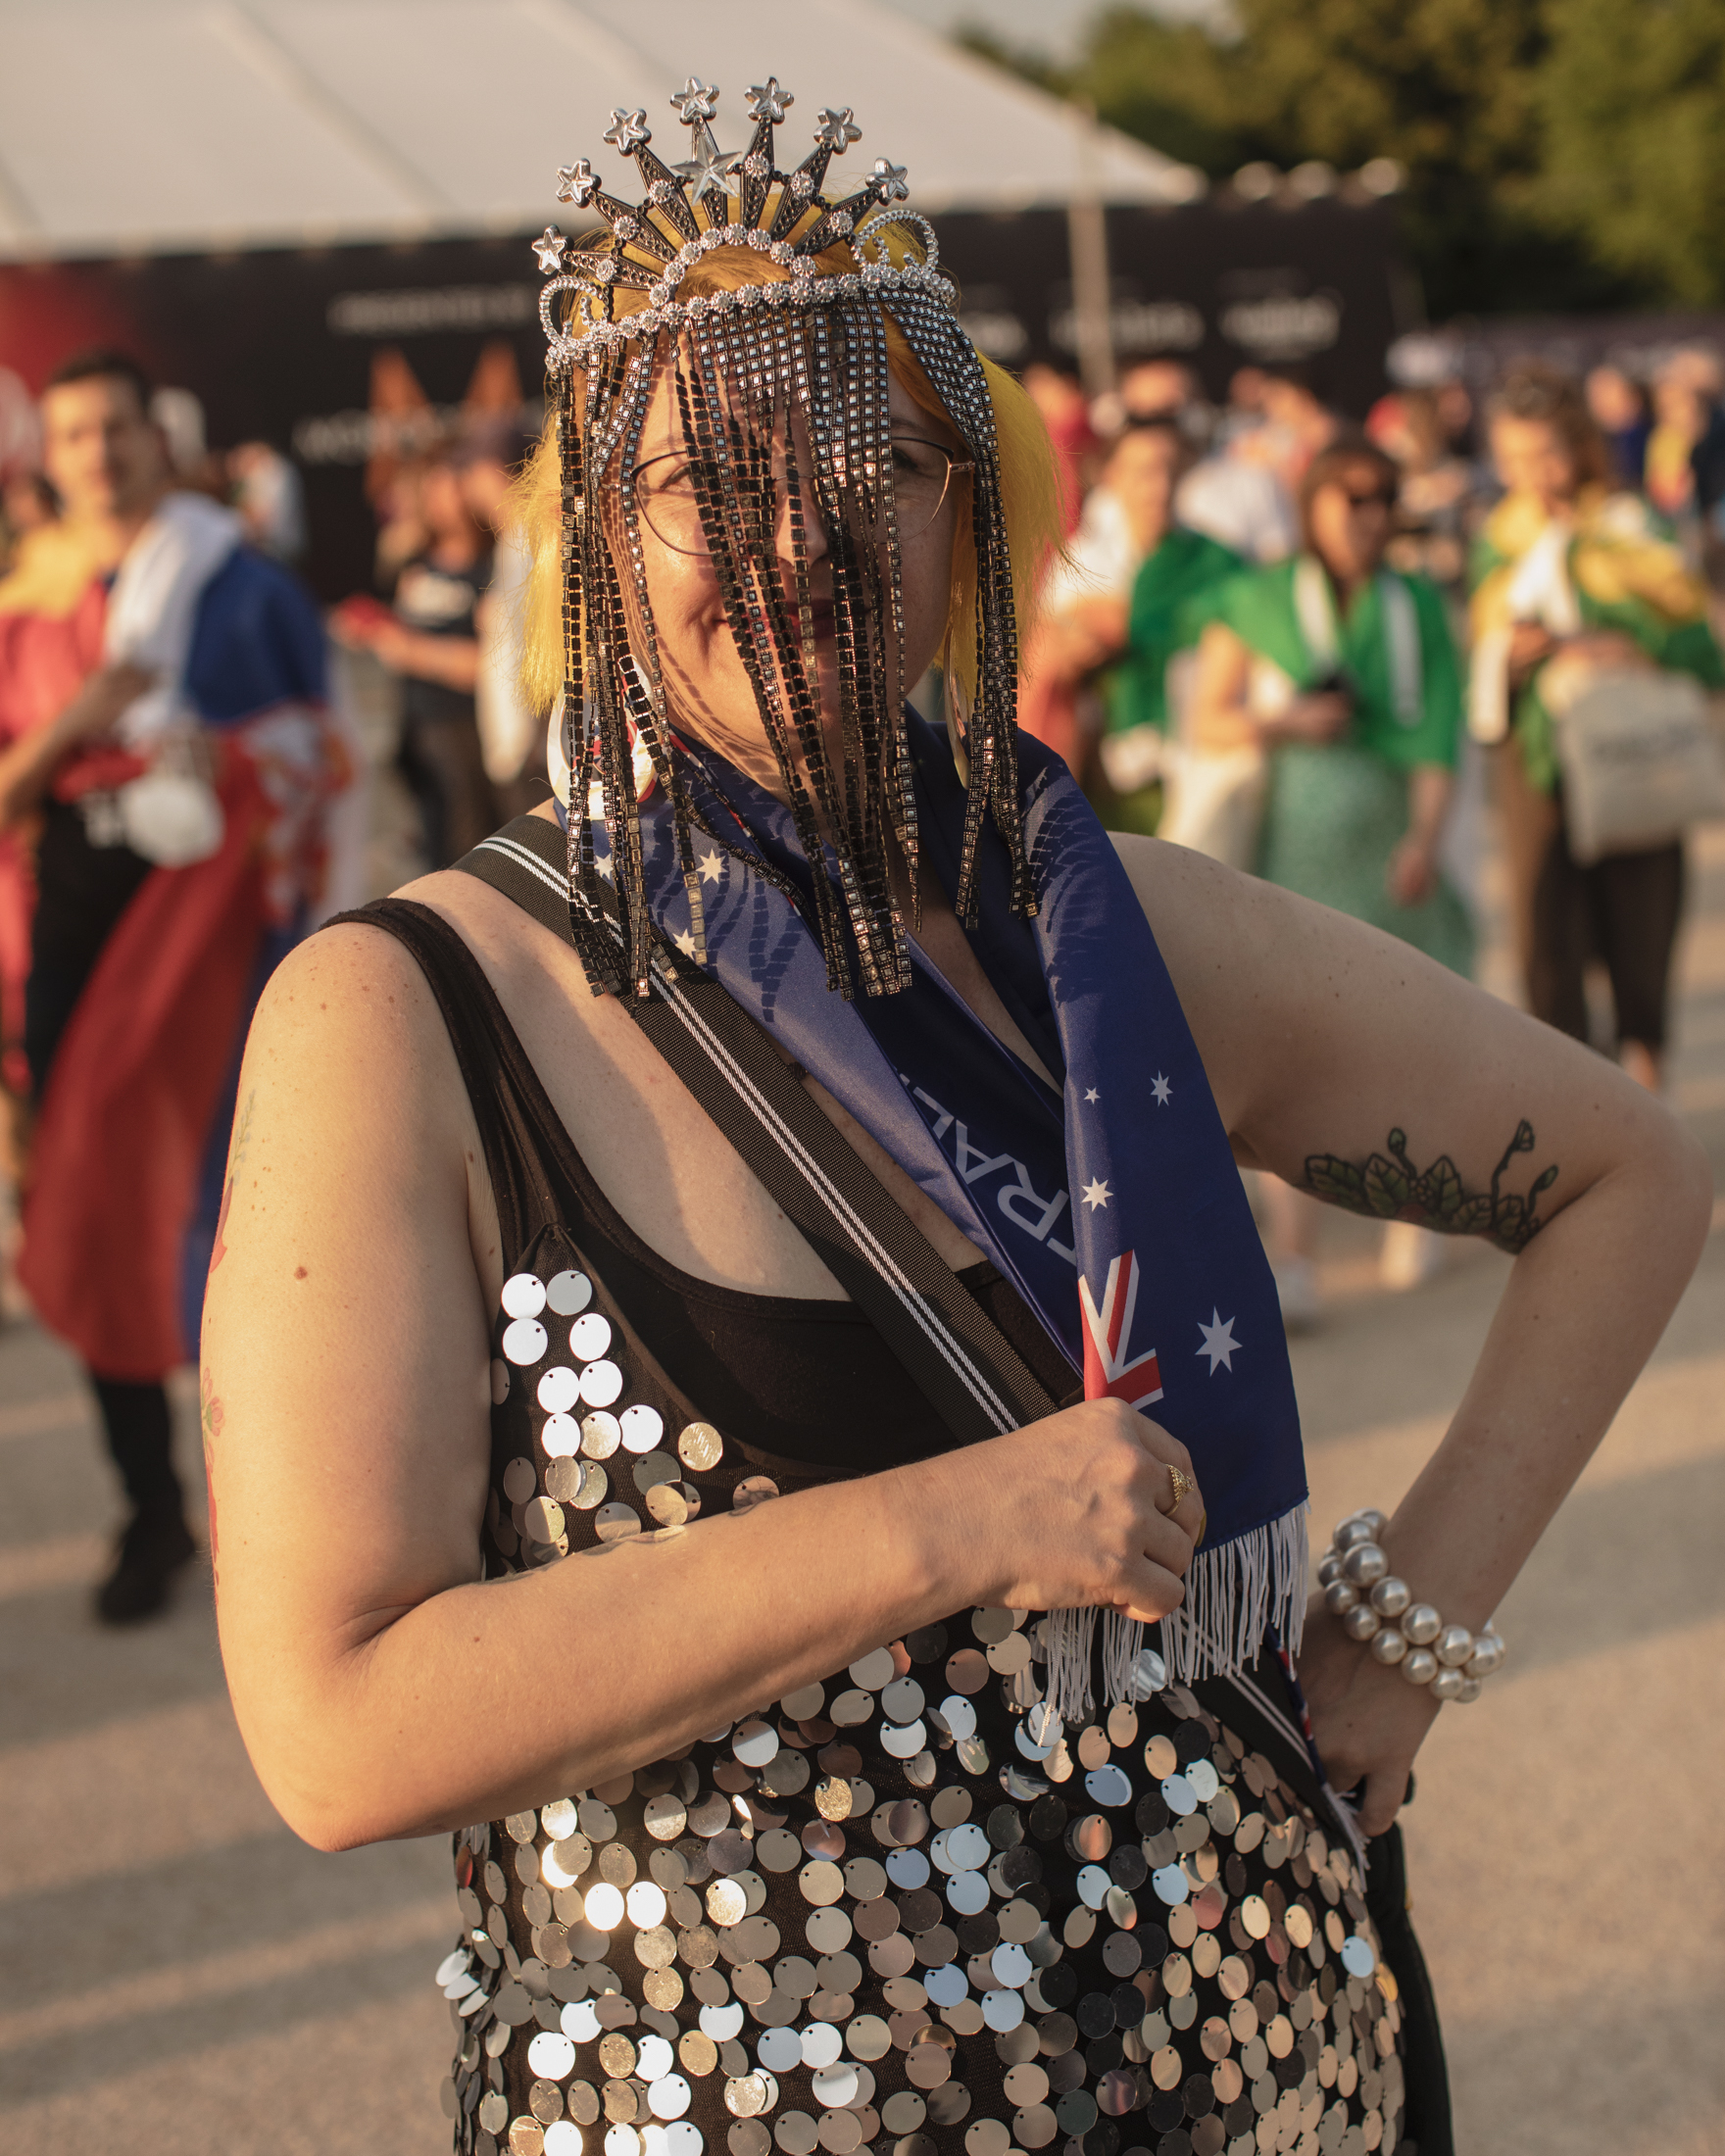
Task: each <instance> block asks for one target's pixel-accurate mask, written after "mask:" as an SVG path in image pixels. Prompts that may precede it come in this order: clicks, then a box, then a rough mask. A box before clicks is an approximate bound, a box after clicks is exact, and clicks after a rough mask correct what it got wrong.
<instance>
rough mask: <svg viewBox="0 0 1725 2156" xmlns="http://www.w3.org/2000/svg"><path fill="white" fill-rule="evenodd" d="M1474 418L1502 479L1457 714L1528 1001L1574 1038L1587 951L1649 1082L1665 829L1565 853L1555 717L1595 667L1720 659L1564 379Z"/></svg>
mask: <svg viewBox="0 0 1725 2156" xmlns="http://www.w3.org/2000/svg"><path fill="white" fill-rule="evenodd" d="M1487 416H1488V422H1489V426H1490V432H1491V446H1492V456H1493V459H1494V461H1495V463H1496V465H1497V468H1498V473H1499V476H1500V478H1501V479H1502V481H1503V486H1504V489H1505V493H1504V498H1503V501H1502V502H1501V503H1500V504H1499V505H1498V507H1497V509H1495V510H1494V511H1493V513H1492V515H1491V516H1490V517H1489V518H1488V519H1487V521H1486V524H1485V527H1484V529H1483V530H1482V532H1481V534H1480V539H1479V544H1478V547H1477V549H1476V554H1475V561H1474V587H1475V588H1474V594H1473V606H1472V623H1473V632H1474V657H1473V681H1472V698H1471V711H1470V724H1471V726H1472V729H1473V732H1474V734H1475V736H1476V738H1477V739H1479V740H1481V741H1483V742H1486V743H1488V744H1492V743H1501V744H1503V748H1502V753H1501V755H1500V757H1499V780H1500V787H1499V793H1500V800H1501V803H1502V807H1503V830H1504V841H1505V852H1506V856H1507V860H1508V866H1509V874H1510V887H1511V898H1512V903H1513V908H1514V915H1515V923H1516V940H1517V945H1518V948H1519V952H1520V956H1521V961H1522V967H1523V971H1524V974H1525V977H1526V984H1527V999H1528V1006H1529V1008H1530V1009H1531V1010H1532V1011H1533V1012H1534V1014H1535V1015H1536V1016H1537V1017H1540V1018H1544V1019H1545V1020H1546V1021H1547V1023H1548V1024H1551V1025H1554V1026H1557V1027H1559V1028H1560V1029H1561V1030H1562V1031H1563V1032H1565V1033H1569V1034H1573V1035H1574V1036H1575V1037H1576V1038H1577V1039H1578V1040H1586V1039H1587V1038H1588V1011H1587V995H1586V970H1587V965H1588V962H1589V960H1590V958H1591V957H1593V956H1599V957H1600V958H1602V960H1603V962H1604V965H1605V969H1606V972H1607V974H1608V975H1609V978H1610V985H1611V998H1612V1004H1613V1006H1614V1015H1615V1034H1616V1044H1617V1054H1618V1056H1619V1059H1620V1060H1621V1062H1622V1064H1623V1066H1624V1068H1625V1069H1626V1070H1627V1071H1628V1072H1629V1073H1630V1075H1631V1076H1632V1077H1634V1078H1636V1079H1637V1080H1639V1082H1640V1083H1641V1084H1643V1085H1645V1086H1648V1087H1655V1088H1656V1087H1657V1085H1658V1083H1659V1073H1660V1061H1661V1057H1662V1055H1663V1053H1664V1047H1665V1034H1666V1011H1667V1003H1668V994H1669V985H1670V972H1671V955H1672V950H1673V948H1674V946H1675V944H1676V940H1677V928H1678V922H1679V919H1680V917H1681V914H1682V909H1683V844H1682V840H1681V837H1680V836H1678V835H1676V834H1673V835H1672V836H1671V838H1670V839H1669V840H1667V841H1666V842H1665V843H1663V844H1659V845H1655V846H1649V847H1640V848H1637V849H1635V850H1633V851H1629V852H1623V853H1610V854H1607V855H1606V856H1605V857H1604V858H1602V859H1598V860H1594V861H1591V862H1585V863H1584V862H1582V861H1580V860H1578V859H1577V858H1575V853H1574V850H1573V848H1572V845H1571V839H1570V833H1569V829H1568V826H1567V819H1566V814H1565V803H1564V795H1563V786H1562V772H1561V763H1560V743H1559V738H1558V726H1559V725H1560V723H1561V714H1562V712H1563V711H1565V710H1566V709H1568V708H1570V707H1571V706H1573V704H1574V703H1575V702H1576V700H1577V698H1578V697H1579V696H1580V695H1581V694H1582V693H1584V692H1585V690H1586V689H1587V687H1588V685H1589V684H1590V682H1594V681H1597V680H1599V679H1600V678H1601V677H1602V676H1606V677H1610V678H1611V680H1612V681H1613V682H1614V683H1615V684H1616V685H1617V686H1618V688H1619V693H1621V694H1623V695H1626V696H1633V695H1634V693H1635V685H1634V677H1635V675H1636V674H1637V673H1638V672H1639V673H1641V674H1643V675H1645V674H1647V673H1649V672H1651V671H1654V670H1660V669H1663V670H1667V671H1672V672H1677V673H1684V674H1689V675H1691V676H1693V677H1694V678H1695V679H1696V680H1698V681H1700V682H1702V683H1704V684H1705V685H1706V686H1708V687H1710V688H1718V687H1721V686H1725V664H1722V663H1721V659H1720V653H1719V648H1718V645H1717V644H1716V643H1715V642H1714V639H1713V635H1712V632H1711V631H1710V629H1709V628H1708V626H1707V618H1706V591H1705V588H1704V587H1703V585H1702V584H1701V583H1700V579H1699V578H1698V577H1697V576H1695V575H1694V574H1692V572H1691V571H1690V570H1689V569H1688V568H1687V567H1686V565H1685V564H1684V561H1683V558H1682V556H1681V554H1680V553H1679V551H1678V549H1677V548H1676V546H1674V545H1673V544H1672V543H1671V542H1670V541H1669V540H1667V539H1666V538H1665V537H1664V536H1663V535H1662V533H1661V531H1660V529H1659V527H1658V525H1657V523H1656V521H1655V519H1654V518H1653V517H1652V516H1651V515H1650V513H1649V511H1648V508H1647V505H1646V504H1645V503H1644V502H1642V501H1641V500H1640V499H1639V498H1638V497H1637V496H1635V495H1633V494H1629V493H1625V492H1622V491H1614V490H1613V489H1612V487H1611V484H1610V470H1609V464H1608V459H1607V455H1606V447H1605V443H1604V440H1603V438H1602V435H1601V433H1600V430H1599V427H1598V425H1597V423H1596V421H1595V420H1594V418H1593V416H1592V415H1591V414H1590V412H1589V410H1588V407H1587V404H1586V402H1585V400H1584V398H1583V396H1582V394H1581V392H1580V390H1579V389H1578V388H1577V386H1576V385H1575V383H1574V382H1573V381H1571V380H1570V379H1569V377H1568V376H1567V375H1564V374H1562V373H1560V372H1558V371H1557V370H1556V369H1555V368H1550V367H1545V366H1541V365H1536V364H1531V363H1530V364H1528V365H1526V366H1524V367H1522V368H1517V369H1516V370H1515V371H1514V372H1512V373H1511V374H1509V375H1508V376H1507V377H1506V378H1505V380H1504V381H1503V384H1502V385H1501V387H1500V388H1499V390H1498V392H1497V394H1496V395H1495V396H1494V397H1493V399H1492V400H1491V403H1490V406H1489V408H1488V415H1487ZM1650 464H1651V453H1650ZM1625 675H1628V676H1629V677H1630V679H1629V680H1628V682H1627V683H1625V682H1624V679H1623V677H1624V676H1625Z"/></svg>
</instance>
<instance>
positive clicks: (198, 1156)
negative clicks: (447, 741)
mask: <svg viewBox="0 0 1725 2156" xmlns="http://www.w3.org/2000/svg"><path fill="white" fill-rule="evenodd" d="M220 753H221V765H220V769H219V771H218V774H217V790H218V792H219V793H220V795H221V797H222V809H223V810H224V811H225V814H226V819H227V828H226V835H225V837H224V839H223V841H222V849H221V851H220V853H218V854H216V855H215V856H214V857H213V858H211V859H209V860H206V861H199V862H198V863H197V864H196V865H195V866H193V867H190V868H158V869H157V870H155V872H154V873H153V874H152V875H151V876H149V877H148V878H147V880H146V881H145V882H144V883H143V884H142V885H141V886H140V887H139V889H138V892H137V896H136V897H135V898H134V899H133V900H132V902H131V904H130V906H128V907H126V909H125V911H124V913H123V915H122V916H121V918H120V921H119V924H118V925H117V926H116V928H115V930H114V933H113V934H112V935H111V936H110V937H109V939H108V942H107V944H106V945H105V946H104V948H103V951H102V955H101V956H100V958H99V959H98V960H97V961H96V966H95V970H94V971H93V972H92V973H91V975H90V978H89V982H88V984H87V985H86V987H85V989H84V992H83V994H82V996H81V997H80V998H79V999H78V1004H77V1008H76V1010H75V1011H74V1014H73V1017H72V1019H71V1022H70V1023H69V1024H68V1026H67V1029H66V1032H65V1034H64V1035H63V1037H62V1039H61V1043H60V1047H59V1050H58V1052H57V1054H56V1055H55V1058H54V1064H53V1068H52V1070H51V1072H50V1074H49V1079H48V1085H47V1090H46V1093H45V1095H44V1098H43V1101H42V1103H41V1113H40V1117H39V1119H38V1122H37V1125H36V1133H35V1142H34V1145H33V1147H32V1149H31V1155H30V1180H29V1188H28V1190H27V1192H26V1194H25V1207H24V1228H25V1237H24V1256H23V1261H22V1263H21V1265H20V1268H19V1276H20V1279H21V1280H22V1281H23V1283H24V1286H25V1289H26V1290H27V1291H28V1293H29V1295H30V1298H31V1299H32V1300H33V1302H34V1304H35V1307H36V1313H37V1315H38V1316H39V1317H40V1319H41V1321H42V1323H43V1324H44V1325H46V1326H48V1327H49V1329H50V1330H51V1331H53V1332H55V1333H57V1334H58V1335H59V1336H60V1338H61V1339H62V1340H64V1341H66V1342H68V1343H69V1344H70V1345H71V1346H72V1347H73V1348H75V1350H76V1351H77V1353H78V1354H79V1355H81V1356H82V1357H83V1359H84V1361H85V1362H86V1363H87V1364H88V1365H89V1366H90V1367H91V1368H92V1369H95V1370H98V1371H100V1372H101V1373H102V1375H103V1376H104V1377H115V1378H129V1379H133V1380H137V1381H145V1380H149V1379H153V1378H159V1377H161V1376H162V1375H163V1374H164V1372H165V1371H168V1370H171V1369H172V1368H173V1366H174V1365H175V1364H176V1363H179V1362H185V1361H189V1360H191V1359H192V1358H193V1357H194V1356H195V1355H196V1353H197V1342H196V1341H188V1340H186V1339H185V1338H184V1329H183V1324H182V1320H181V1315H180V1310H181V1290H182V1282H181V1272H182V1264H183V1256H184V1250H185V1242H186V1231H187V1228H188V1227H189V1225H190V1223H191V1221H192V1218H193V1215H194V1212H195V1209H196V1204H197V1197H198V1187H199V1181H200V1176H201V1172H202V1168H203V1164H204V1156H205V1151H206V1148H207V1146H208V1144H209V1139H210V1129H211V1124H212V1121H213V1119H214V1117H215V1114H216V1111H217V1107H218V1104H219V1102H220V1100H221V1096H222V1086H223V1082H224V1081H225V1079H226V1077H227V1074H228V1072H229V1070H230V1068H231V1065H232V1058H233V1054H234V1047H235V1042H236V1039H237V1036H238V1034H239V1031H240V1027H241V1025H242V1023H243V1021H244V1018H245V1014H246V1010H247V999H248V996H249V993H250V990H251V987H252V982H253V975H254V971H255V968H256V965H257V961H258V951H259V945H260V941H261V939H262V936H263V934H264V929H265V925H266V915H265V906H264V877H263V867H262V845H263V837H264V831H265V828H266V825H267V822H268V818H269V805H268V803H267V801H266V799H265V795H264V792H263V789H262V787H261V785H260V784H259V781H258V777H257V774H256V771H255V769H254V767H253V764H252V761H251V760H250V758H249V757H247V756H246V754H245V752H244V750H243V749H241V748H240V747H239V746H238V745H237V744H236V743H233V742H231V741H229V742H223V743H222V745H221V752H220Z"/></svg>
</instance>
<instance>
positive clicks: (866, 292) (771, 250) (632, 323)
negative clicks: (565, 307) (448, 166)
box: [539, 210, 958, 372]
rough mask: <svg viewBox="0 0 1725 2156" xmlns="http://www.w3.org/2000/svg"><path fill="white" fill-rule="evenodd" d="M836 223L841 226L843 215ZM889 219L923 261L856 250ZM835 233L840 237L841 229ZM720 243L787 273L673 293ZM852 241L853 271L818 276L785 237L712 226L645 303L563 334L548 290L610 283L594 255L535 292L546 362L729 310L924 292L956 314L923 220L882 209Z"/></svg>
mask: <svg viewBox="0 0 1725 2156" xmlns="http://www.w3.org/2000/svg"><path fill="white" fill-rule="evenodd" d="M838 222H839V223H841V224H848V220H844V219H841V220H839V221H838ZM895 224H898V225H914V226H915V227H917V229H918V232H919V234H920V236H921V238H922V240H923V243H924V246H925V248H926V250H927V252H926V254H925V256H924V258H923V260H922V261H920V262H907V263H902V264H899V265H897V266H895V265H894V264H893V263H892V262H890V261H888V260H887V259H886V257H885V256H884V255H882V254H875V255H873V256H868V255H866V254H865V253H863V251H864V250H866V249H867V248H868V247H870V246H873V247H875V248H878V247H879V246H880V243H881V239H882V237H883V235H884V232H885V230H886V228H887V227H888V226H890V225H895ZM836 236H838V237H841V238H842V237H844V236H846V235H845V234H844V233H842V232H841V233H838V234H836ZM721 247H748V248H751V249H753V250H754V251H755V252H756V253H757V254H764V255H765V256H766V258H767V260H768V261H770V262H773V263H776V264H777V265H778V266H779V267H780V268H781V269H788V270H790V276H789V278H788V279H786V280H779V281H775V282H772V283H768V284H745V285H743V286H741V287H740V288H739V289H738V290H736V291H734V292H711V293H698V294H697V295H696V296H695V297H694V298H693V299H687V300H678V299H675V298H673V297H672V295H673V294H674V292H675V291H676V288H677V286H678V285H679V284H681V283H682V281H683V279H684V277H686V276H687V275H688V273H689V271H690V270H692V269H693V268H694V267H695V265H696V264H697V263H698V262H699V261H700V260H701V258H702V257H703V256H704V255H710V254H713V253H714V252H715V251H716V250H717V249H718V248H721ZM856 247H857V250H858V252H859V253H863V260H862V267H861V268H860V269H858V270H854V271H849V272H847V273H846V274H844V275H843V276H837V277H823V276H819V275H817V274H816V272H815V268H814V264H813V260H812V259H811V257H809V256H808V255H799V254H797V253H796V251H795V249H794V248H793V246H792V245H791V243H790V242H789V241H787V240H773V241H770V242H769V241H768V239H767V237H766V234H765V233H764V231H763V230H762V229H761V228H760V227H759V226H758V225H753V224H720V225H715V226H714V228H713V229H712V230H711V231H707V232H703V233H702V234H701V236H700V238H699V239H692V240H690V241H689V242H688V243H687V244H686V245H685V246H683V247H681V248H679V249H678V250H677V253H676V254H675V256H674V257H673V258H672V259H671V260H670V261H669V262H667V263H666V264H665V271H664V274H663V275H662V276H661V277H660V279H659V281H658V283H656V284H653V285H650V286H649V287H648V305H647V306H646V307H644V308H641V309H639V310H638V311H637V312H636V313H634V314H631V315H626V316H624V317H623V319H621V320H620V321H614V322H594V323H593V324H592V325H591V326H590V327H589V328H587V329H584V330H583V331H582V332H581V334H580V335H579V336H577V337H571V336H568V335H567V334H566V333H565V332H564V331H563V330H561V329H560V328H559V327H558V326H557V324H556V322H555V321H554V320H553V319H552V312H551V303H552V299H553V296H554V295H555V294H556V293H558V292H580V293H584V294H586V295H587V296H588V297H590V298H594V299H597V298H600V297H601V296H602V295H603V294H604V292H605V290H606V288H607V286H608V285H610V284H611V283H613V282H615V280H616V261H615V258H614V257H612V256H602V257H597V258H595V261H594V266H593V270H592V272H591V273H590V274H585V275H572V274H570V273H568V272H567V271H566V272H565V273H564V274H563V275H561V276H556V277H552V278H551V279H550V280H549V281H548V282H547V283H546V285H545V287H544V289H543V290H542V291H541V293H540V295H539V320H540V323H541V325H542V326H543V328H544V331H545V341H546V347H547V359H548V364H549V366H550V367H551V368H552V370H553V371H554V372H558V371H561V370H562V368H566V367H572V366H579V365H580V364H581V363H582V362H583V361H584V360H585V359H586V357H587V356H588V355H589V354H590V353H594V352H605V351H611V350H613V349H615V348H616V346H617V345H620V344H631V343H636V342H639V341H640V340H642V339H644V338H646V339H650V338H653V337H656V336H658V335H659V334H660V332H661V331H662V330H669V331H671V332H672V333H673V334H674V333H675V332H676V331H677V330H679V329H681V328H682V327H683V325H684V324H685V323H686V322H691V321H699V320H701V319H703V318H708V319H711V318H713V317H715V316H722V315H728V314H733V313H736V312H737V311H738V310H753V309H756V308H760V307H798V308H808V307H831V306H836V305H837V304H839V303H840V302H841V301H844V300H852V299H863V298H868V297H872V296H874V295H876V294H878V293H880V292H883V291H892V290H905V291H921V292H926V293H929V294H930V295H931V296H932V297H934V298H936V299H939V300H941V301H943V302H944V303H945V305H946V306H947V307H948V308H950V309H951V310H952V311H953V312H954V313H955V314H956V313H957V312H958V293H957V291H956V289H955V287H954V285H953V282H952V279H951V278H950V277H949V276H948V275H947V274H946V272H945V271H944V270H942V269H941V268H940V247H939V243H938V242H937V240H936V239H935V236H934V227H933V226H932V225H931V224H930V223H929V222H928V221H927V220H926V219H925V218H921V217H917V216H916V215H915V214H914V213H912V212H908V211H904V210H893V211H888V212H887V213H886V214H885V215H883V216H880V217H875V218H871V219H870V220H869V221H868V222H867V223H866V224H864V225H862V227H861V228H860V229H859V230H858V232H857V234H856Z"/></svg>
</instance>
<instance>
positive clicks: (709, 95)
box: [670, 74, 718, 127]
mask: <svg viewBox="0 0 1725 2156" xmlns="http://www.w3.org/2000/svg"><path fill="white" fill-rule="evenodd" d="M670 107H671V111H672V112H674V113H675V114H676V116H677V118H678V119H679V120H680V121H681V122H682V123H683V125H684V126H685V127H698V126H700V125H701V124H702V123H703V122H705V121H709V120H711V119H713V117H714V115H715V113H716V112H717V111H718V88H717V85H716V84H715V83H712V82H703V81H702V80H701V78H700V76H699V75H694V74H692V75H690V77H689V79H688V80H687V81H686V82H685V83H684V84H683V86H682V88H681V89H680V90H675V91H673V92H672V93H671V100H670Z"/></svg>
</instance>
